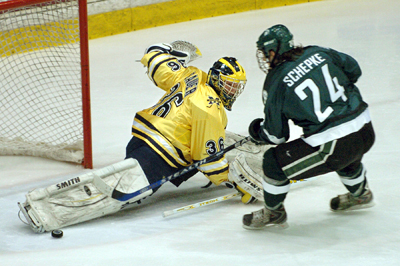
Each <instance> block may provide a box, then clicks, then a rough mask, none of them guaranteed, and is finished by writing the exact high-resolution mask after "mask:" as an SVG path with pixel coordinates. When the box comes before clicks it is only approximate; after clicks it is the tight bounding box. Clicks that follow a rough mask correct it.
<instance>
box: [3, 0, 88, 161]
mask: <svg viewBox="0 0 400 266" xmlns="http://www.w3.org/2000/svg"><path fill="white" fill-rule="evenodd" d="M0 42H1V46H0V91H1V94H0V114H1V115H0V155H29V156H39V157H45V158H50V159H54V160H59V161H67V162H74V163H81V164H82V165H83V166H84V167H85V168H92V137H91V115H90V91H89V51H88V50H89V49H88V27H87V1H86V0H52V1H49V0H10V1H5V2H4V1H2V2H1V0H0Z"/></svg>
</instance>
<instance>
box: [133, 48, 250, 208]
mask: <svg viewBox="0 0 400 266" xmlns="http://www.w3.org/2000/svg"><path fill="white" fill-rule="evenodd" d="M200 56H201V53H200V51H199V49H198V48H197V47H196V46H194V45H193V44H191V43H188V42H184V41H175V42H173V43H172V44H167V43H160V44H155V45H151V46H150V47H148V48H147V49H146V51H145V55H144V56H143V58H142V60H141V63H142V64H143V65H144V66H145V67H147V75H148V77H149V78H150V80H151V81H152V82H153V83H154V84H155V85H156V86H157V87H159V88H161V89H162V90H164V91H166V93H165V94H164V96H163V97H162V98H161V99H160V100H159V101H158V102H157V104H155V105H154V106H152V107H150V108H148V109H145V110H143V111H140V112H138V113H137V114H136V116H135V118H134V121H133V126H132V135H133V137H132V139H131V141H130V143H129V144H128V146H127V151H126V156H127V158H134V159H136V160H137V161H138V162H139V164H140V165H141V167H142V169H143V171H144V173H145V175H146V177H147V179H148V180H149V182H150V183H154V182H156V181H158V180H160V179H161V178H162V176H169V175H172V174H174V173H175V172H177V170H179V169H182V168H183V167H186V166H188V165H190V164H192V163H193V162H196V161H200V160H202V159H204V158H206V157H208V156H210V155H213V154H215V153H216V152H218V151H220V150H222V149H223V147H224V140H225V128H226V126H227V122H228V121H227V116H226V113H225V110H224V109H225V108H226V109H227V110H229V111H230V110H231V109H232V105H233V103H234V102H235V100H236V99H237V97H238V96H239V95H240V94H241V93H242V92H243V90H244V87H245V85H246V81H247V80H246V73H245V70H244V69H243V67H242V66H241V65H240V64H239V62H238V61H237V60H236V59H235V58H233V57H223V58H220V59H219V60H218V61H216V62H215V63H214V65H213V66H212V67H211V68H210V70H209V72H208V74H207V73H205V72H203V71H202V70H200V69H198V68H196V67H194V66H187V64H188V63H189V62H190V61H193V60H194V59H196V58H198V57H200ZM198 170H199V171H201V172H202V173H203V174H205V175H206V176H207V177H208V178H209V179H210V181H211V182H212V183H214V184H215V185H219V184H221V183H222V182H227V181H228V172H229V165H228V161H227V160H226V159H225V158H224V157H222V158H220V159H219V160H217V161H214V162H211V163H208V164H205V165H201V166H200V167H199V168H198ZM196 172H197V169H196V170H195V171H193V172H189V173H187V174H186V175H183V176H181V177H179V178H177V179H173V180H171V183H173V184H175V185H176V186H179V184H181V183H182V182H183V181H185V180H187V179H188V178H190V177H191V176H193V175H194V174H195V173H196ZM160 173H161V174H160ZM231 183H232V182H231ZM227 185H229V183H228V184H227ZM238 190H239V191H241V192H242V193H243V198H242V200H243V201H244V203H249V202H251V201H253V200H255V197H253V196H251V194H249V193H247V192H246V191H245V190H244V189H242V188H240V187H238ZM153 192H154V190H153Z"/></svg>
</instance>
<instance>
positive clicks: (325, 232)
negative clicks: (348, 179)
mask: <svg viewBox="0 0 400 266" xmlns="http://www.w3.org/2000/svg"><path fill="white" fill-rule="evenodd" d="M227 3H229V1H228V2H227ZM210 8H212V7H210ZM399 13H400V1H398V0H379V1H377V0H363V1H360V0H328V1H321V2H312V3H307V4H301V5H294V6H287V7H281V8H273V9H266V10H257V11H250V12H245V13H239V14H233V15H228V16H222V17H215V18H209V19H203V20H196V21H191V22H186V23H179V24H174V25H168V26H162V27H157V28H152V29H146V30H140V31H136V32H131V33H126V34H121V35H117V36H111V37H106V38H102V39H96V40H92V41H90V64H91V69H90V71H91V89H92V93H91V97H92V119H93V120H92V124H93V152H94V167H95V168H96V169H99V168H101V167H104V166H107V165H110V164H112V163H115V162H118V161H120V160H122V159H123V158H124V153H125V145H126V143H127V142H128V141H129V139H130V137H131V136H130V130H131V122H132V119H133V116H134V114H135V112H136V111H139V110H141V109H144V108H146V107H149V106H151V105H153V104H154V103H155V102H156V101H157V100H158V98H159V97H160V96H161V95H162V94H163V91H161V90H159V89H158V88H156V87H155V86H154V85H152V83H151V82H150V80H149V79H148V78H147V76H146V75H145V69H144V68H143V67H142V66H141V64H140V63H138V62H137V60H140V58H141V56H142V55H143V51H144V50H145V48H146V47H147V46H148V45H150V44H153V43H158V42H171V41H174V40H177V39H184V40H188V41H191V42H193V43H195V44H196V45H197V46H198V47H199V48H200V50H201V51H202V53H203V57H202V58H201V59H200V60H198V61H195V62H194V64H195V65H197V66H199V67H200V68H202V69H203V70H205V71H207V70H208V69H209V67H210V66H211V65H212V63H213V62H214V61H215V60H216V59H218V58H219V57H222V56H227V55H228V56H235V57H237V58H238V60H239V61H240V62H241V63H242V65H243V66H244V67H245V69H246V71H247V75H248V84H247V86H246V90H245V92H244V93H243V95H242V96H241V97H240V98H239V99H238V101H237V102H236V104H235V105H234V108H233V111H232V112H229V113H228V117H229V126H228V130H230V131H234V132H237V133H240V134H243V135H247V127H248V125H249V123H250V122H251V121H252V119H254V118H257V117H262V115H263V112H262V109H263V106H262V102H261V89H262V84H263V80H264V74H263V73H262V72H261V71H260V70H259V69H258V66H257V62H256V58H255V42H256V40H257V38H258V36H259V35H260V34H261V33H262V32H263V31H264V30H265V29H266V28H267V27H270V26H272V25H274V24H278V23H283V24H285V25H286V26H288V27H289V29H290V30H291V31H292V33H293V34H294V36H295V42H296V43H297V44H299V43H301V44H303V45H309V44H316V45H320V46H326V47H331V48H334V49H336V50H339V51H342V52H345V53H348V54H350V55H352V56H353V57H355V58H356V59H357V60H358V62H359V63H360V65H361V68H362V70H363V76H362V77H361V79H360V80H359V82H358V83H357V85H358V86H359V88H360V90H361V91H362V94H363V97H364V99H365V100H366V101H367V102H368V103H369V105H370V111H371V114H372V118H373V125H374V127H375V130H376V134H377V140H376V143H375V145H374V147H373V149H372V150H371V151H370V152H369V153H368V154H367V155H366V156H365V157H364V160H363V162H364V164H365V166H366V168H367V170H368V180H369V184H370V188H371V189H372V191H373V192H374V195H375V198H376V205H375V206H374V207H373V208H370V209H365V210H360V211H354V212H346V213H333V212H331V211H330V210H329V200H330V199H331V198H332V197H334V196H336V195H337V194H341V193H345V192H346V191H345V189H344V187H343V185H342V184H341V183H340V181H339V179H338V177H337V176H336V175H335V174H327V175H324V176H320V177H318V178H316V179H314V180H311V181H307V182H303V183H300V184H294V185H292V187H291V192H290V193H289V194H288V197H287V200H286V209H287V212H288V216H289V217H288V218H289V219H288V223H289V226H290V227H289V228H288V229H286V230H263V231H248V230H245V229H243V228H242V226H241V218H242V216H243V214H245V213H249V212H251V211H254V210H257V209H259V208H261V207H262V203H257V204H255V205H246V206H245V205H243V204H241V203H240V200H239V199H238V198H236V199H233V200H229V201H225V202H222V203H219V204H215V205H211V206H208V207H204V208H199V209H195V210H192V211H188V212H186V213H183V214H180V215H177V216H172V217H170V218H163V217H162V215H161V213H162V212H163V211H165V210H168V209H172V208H176V207H180V206H183V205H186V204H190V203H193V202H198V201H202V200H205V199H209V198H213V197H216V196H219V195H224V194H227V193H229V192H230V190H228V189H227V188H222V187H213V188H209V189H201V188H200V187H201V186H202V185H205V184H206V183H207V180H206V178H204V177H203V176H202V175H201V174H198V175H196V176H195V177H194V178H192V179H191V180H189V181H188V182H186V183H185V184H183V185H182V186H181V187H180V188H178V189H176V188H175V187H174V186H172V185H171V184H166V185H164V186H163V187H162V188H161V189H160V190H159V191H158V192H157V193H156V194H154V195H153V196H151V197H149V198H147V199H146V200H145V201H144V202H143V203H142V204H141V205H138V206H137V207H135V208H133V209H130V210H126V211H122V212H119V213H117V214H116V215H113V216H108V217H104V218H100V219H97V220H94V221H91V222H87V223H83V224H79V225H76V226H71V227H67V228H65V229H64V237H63V238H61V239H54V238H52V237H51V236H50V234H49V233H45V234H35V233H33V231H31V229H30V228H29V227H28V226H26V225H24V224H23V223H22V222H21V221H20V220H19V219H18V217H17V213H18V207H17V202H19V201H24V198H25V194H26V193H27V192H28V191H29V190H31V189H33V188H36V187H46V186H49V185H52V184H54V183H57V182H59V181H62V180H65V179H68V178H71V177H74V176H76V175H78V174H81V173H84V172H88V171H89V170H84V169H83V168H82V167H81V166H76V165H72V164H68V163H63V162H55V161H51V160H46V159H40V158H31V157H5V156H3V157H0V169H1V172H0V206H1V209H0V213H1V215H0V265H2V266H8V265H13V266H15V265H24V266H25V265H96V266H100V265H105V266H110V265H195V266H196V265H219V266H223V265H230V266H232V265H285V266H286V265H335V266H336V265H364V266H365V265H385V266H388V265H400V230H399V229H400V182H399V179H398V177H399V176H398V174H399V173H398V172H397V171H398V170H399V167H398V165H399V158H400V151H399V149H400V140H399V132H400V118H399V115H400V87H399V84H400V75H399V70H400V64H399V61H400V15H399ZM293 129H294V134H293V136H292V137H297V136H298V135H299V134H300V132H299V130H298V129H297V128H293Z"/></svg>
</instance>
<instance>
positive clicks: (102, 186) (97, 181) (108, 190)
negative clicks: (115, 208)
mask: <svg viewBox="0 0 400 266" xmlns="http://www.w3.org/2000/svg"><path fill="white" fill-rule="evenodd" d="M93 185H94V186H95V187H96V188H97V189H98V190H99V191H100V192H101V193H103V194H104V195H106V196H108V197H111V195H112V192H113V188H112V187H110V186H109V185H108V184H107V183H106V182H104V180H103V179H101V178H100V177H99V176H97V175H95V176H93Z"/></svg>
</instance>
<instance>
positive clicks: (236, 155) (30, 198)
mask: <svg viewBox="0 0 400 266" xmlns="http://www.w3.org/2000/svg"><path fill="white" fill-rule="evenodd" d="M200 56H201V53H200V51H199V49H198V48H197V47H196V46H195V45H193V44H191V43H189V42H186V41H175V42H173V43H171V44H166V43H161V44H155V45H151V46H150V47H148V48H147V49H146V51H145V55H144V56H143V58H142V60H141V63H142V64H143V65H144V66H145V67H146V68H147V75H148V77H149V78H150V80H151V81H152V82H153V83H154V84H155V85H156V86H157V87H159V88H161V89H163V90H164V91H165V94H164V95H163V97H162V98H161V99H160V100H159V101H158V102H157V103H156V104H155V105H154V106H152V107H150V108H148V109H145V110H142V111H140V112H137V113H136V115H135V118H134V121H133V126H132V135H133V137H132V139H131V140H130V142H129V143H128V145H127V147H126V158H125V160H124V161H122V162H119V163H116V164H113V165H110V166H108V167H105V168H102V169H99V170H95V171H93V172H91V173H87V174H83V175H81V176H79V177H77V178H74V179H71V180H66V181H65V182H61V183H59V184H55V185H53V186H50V187H47V188H45V189H36V190H33V191H31V192H29V193H28V194H27V195H26V202H25V203H23V204H21V203H19V207H20V210H21V212H22V213H23V214H24V216H25V218H26V220H27V221H28V223H29V224H30V225H31V227H32V229H33V230H34V231H35V232H45V231H50V230H54V229H60V228H62V227H65V226H69V225H72V224H76V223H81V222H84V221H87V220H90V219H94V218H98V217H101V216H104V215H108V214H112V213H115V212H117V211H119V210H121V209H123V208H125V207H127V206H131V204H132V203H135V202H140V200H142V199H144V198H145V197H147V196H149V195H151V194H152V193H154V192H155V191H156V190H157V189H158V188H159V187H155V188H153V189H150V190H147V191H145V192H143V193H141V194H139V195H137V196H135V197H132V198H130V199H129V200H126V201H119V200H116V199H114V198H112V197H111V196H110V195H108V193H107V192H104V190H103V189H102V188H101V185H100V183H99V182H98V181H96V180H102V182H103V184H106V186H108V187H109V188H114V189H117V190H118V191H122V192H124V193H132V192H136V191H139V190H141V189H142V188H144V187H146V186H149V185H150V184H153V183H155V182H157V181H159V180H161V179H162V178H163V177H166V176H170V175H172V174H175V173H176V172H178V171H179V170H181V169H183V168H185V167H187V166H188V165H191V164H193V163H194V162H196V161H200V160H203V159H205V158H207V157H209V156H211V155H213V154H215V153H217V152H218V151H221V150H222V149H223V148H224V144H227V145H230V144H232V143H233V142H236V141H238V140H241V139H242V138H243V137H242V136H239V135H236V134H234V133H231V132H225V128H226V126H227V116H226V113H225V109H227V110H231V109H232V105H233V103H234V102H235V100H236V99H237V97H238V96H239V95H240V94H241V93H242V92H243V90H244V87H245V85H246V73H245V71H244V69H243V67H242V66H241V65H240V64H239V62H238V61H237V60H236V59H235V58H233V57H222V58H220V59H218V60H217V61H216V62H215V63H214V64H213V66H212V67H211V68H210V70H209V71H208V73H205V72H203V71H202V70H200V69H198V68H196V67H193V66H187V64H188V63H189V62H191V61H193V60H194V59H196V58H198V57H200ZM267 148H268V147H267V146H264V147H259V146H256V145H255V144H252V143H251V142H248V143H245V144H244V145H243V146H241V147H239V148H237V149H234V150H232V151H230V152H229V153H227V154H226V156H223V157H221V158H219V159H218V160H215V161H212V162H210V163H206V164H202V165H200V166H199V167H198V168H197V169H196V168H195V169H194V170H192V171H189V172H186V174H183V175H181V176H179V177H177V178H175V179H172V180H171V181H170V182H171V183H173V184H174V185H176V186H179V185H180V184H181V183H182V182H184V181H186V180H187V179H189V178H190V177H192V176H193V175H194V174H196V173H197V172H198V171H200V172H202V173H203V174H204V175H205V176H206V177H207V178H208V179H209V180H210V181H211V182H212V183H213V184H215V185H220V184H222V183H224V184H226V185H227V186H228V187H231V188H236V189H237V190H239V191H240V192H241V193H242V202H243V203H245V204H246V203H250V202H253V201H255V200H256V199H262V198H263V190H262V181H261V180H262V178H261V177H260V175H259V174H257V173H256V172H257V171H256V170H254V169H259V170H260V171H258V172H262V170H261V169H262V168H261V166H260V165H257V166H254V165H252V163H253V164H254V163H255V162H261V161H262V159H261V158H262V154H264V152H265V149H267ZM246 159H248V160H246ZM228 161H229V163H228ZM248 161H249V162H248ZM255 171H256V172H255Z"/></svg>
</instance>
